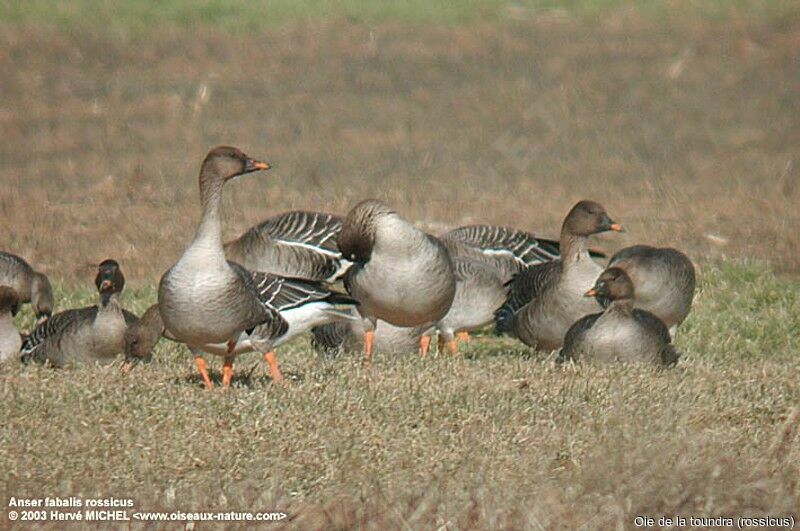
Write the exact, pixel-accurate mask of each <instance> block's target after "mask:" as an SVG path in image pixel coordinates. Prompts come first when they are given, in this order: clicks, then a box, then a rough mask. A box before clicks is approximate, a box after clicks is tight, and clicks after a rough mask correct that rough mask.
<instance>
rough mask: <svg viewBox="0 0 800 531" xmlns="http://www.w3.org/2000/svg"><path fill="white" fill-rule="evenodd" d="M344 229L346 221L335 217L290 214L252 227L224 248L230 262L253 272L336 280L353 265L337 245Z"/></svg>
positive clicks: (321, 214)
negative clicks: (342, 228) (340, 233)
mask: <svg viewBox="0 0 800 531" xmlns="http://www.w3.org/2000/svg"><path fill="white" fill-rule="evenodd" d="M341 227H342V218H341V217H339V216H335V215H333V214H325V213H322V212H306V211H292V212H286V213H283V214H279V215H277V216H274V217H271V218H269V219H267V220H265V221H263V222H261V223H259V224H258V225H256V226H254V227H251V228H250V229H248V230H247V231H245V233H244V234H242V235H241V236H239V237H238V238H236V239H235V240H232V241H230V242H228V243H226V244H225V245H224V246H223V248H224V250H225V256H226V257H227V258H228V260H231V261H232V262H236V263H238V264H241V265H242V266H244V267H245V268H247V269H249V270H251V271H263V272H265V273H273V274H275V275H283V276H288V277H293V278H304V279H307V280H319V281H323V280H324V281H333V280H336V279H337V278H338V277H340V276H341V275H342V274H343V273H344V271H346V270H347V268H348V267H349V266H350V262H348V261H347V260H342V255H341V253H340V252H339V249H338V248H337V246H336V235H337V234H338V233H339V230H340V229H341Z"/></svg>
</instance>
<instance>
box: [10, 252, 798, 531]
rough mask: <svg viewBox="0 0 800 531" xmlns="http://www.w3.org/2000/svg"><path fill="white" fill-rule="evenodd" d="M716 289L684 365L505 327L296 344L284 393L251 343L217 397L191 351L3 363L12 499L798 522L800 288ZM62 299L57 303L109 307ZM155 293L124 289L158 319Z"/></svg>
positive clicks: (466, 522)
mask: <svg viewBox="0 0 800 531" xmlns="http://www.w3.org/2000/svg"><path fill="white" fill-rule="evenodd" d="M700 280H701V281H700V288H699V292H698V294H697V298H696V302H695V305H694V309H693V312H692V314H691V315H690V317H689V319H688V321H687V322H686V323H685V325H684V327H683V328H682V329H681V330H680V332H679V335H678V339H677V344H678V346H679V348H680V349H681V350H682V351H683V352H684V358H683V359H682V361H681V363H680V364H679V365H678V366H677V367H676V368H674V369H671V370H666V371H655V370H652V369H649V368H646V367H610V368H592V367H567V368H558V367H555V366H554V364H553V363H552V359H551V358H548V357H544V356H540V355H537V354H534V353H532V352H530V351H528V350H526V349H525V348H524V347H522V346H521V345H519V344H517V343H514V342H513V341H510V340H505V339H504V340H498V339H497V338H494V337H492V336H490V335H487V336H482V337H478V338H476V339H475V340H473V341H472V342H470V343H468V344H467V345H466V346H465V348H464V355H463V356H462V357H459V358H456V359H453V358H451V357H449V356H433V357H431V358H429V359H426V360H420V359H419V358H417V357H416V356H415V355H410V356H399V357H396V358H385V357H384V358H378V359H377V360H376V361H375V363H374V366H373V368H372V369H371V370H365V369H364V368H362V367H361V363H360V357H359V356H357V355H352V356H351V355H343V356H341V357H339V358H335V359H324V358H320V357H318V356H317V355H316V354H314V353H312V352H311V351H310V349H309V346H308V344H307V343H306V342H305V341H299V342H297V343H295V344H293V345H290V346H287V347H286V348H285V349H282V351H281V352H280V353H279V357H280V360H281V363H282V367H283V369H284V371H285V372H287V373H289V374H290V375H293V376H294V378H293V379H292V382H291V383H290V384H289V385H286V386H272V385H270V383H269V379H268V377H267V372H266V368H265V367H264V366H263V364H262V363H261V362H260V361H259V360H258V359H257V357H256V356H255V355H248V356H242V357H241V358H240V359H239V360H238V362H237V365H236V369H237V375H238V378H236V379H235V380H234V387H233V388H232V389H230V390H229V391H227V392H223V391H221V390H220V389H216V390H214V391H212V392H207V391H205V390H204V389H203V388H202V386H201V385H200V382H199V379H198V378H197V377H196V376H195V374H194V368H193V364H192V363H191V361H190V359H189V356H188V352H187V351H186V350H185V349H184V348H183V347H180V346H177V345H174V344H171V343H168V342H166V341H162V342H161V343H160V344H159V346H158V348H157V352H156V356H155V361H154V362H153V363H151V364H150V365H147V366H142V367H137V369H136V370H135V371H133V372H132V373H130V374H129V375H127V376H123V375H121V374H119V371H118V368H119V367H118V364H116V365H113V366H111V367H105V368H94V367H83V368H80V369H72V370H61V371H56V370H49V369H45V368H41V367H21V368H20V367H19V366H17V365H16V364H6V365H4V366H2V367H0V382H2V384H1V385H0V400H2V403H3V404H4V406H3V409H2V418H1V422H0V448H3V450H4V451H3V452H0V469H2V470H3V471H4V474H5V477H6V481H5V482H3V483H2V487H0V499H5V500H7V499H8V498H9V497H10V496H12V495H13V496H36V497H43V496H48V495H49V496H83V497H89V496H110V495H114V496H117V497H126V498H127V497H130V498H133V499H134V500H135V507H136V509H138V510H145V511H146V510H158V509H164V510H184V511H187V510H223V509H225V510H233V509H240V510H270V509H279V510H284V511H286V512H287V513H288V514H290V516H291V517H292V518H293V520H292V523H291V525H292V526H293V527H296V528H301V529H308V528H319V529H325V528H331V527H337V526H339V527H343V528H352V527H363V528H420V527H422V528H432V527H439V526H445V525H446V526H447V528H448V529H468V528H487V527H488V528H498V527H512V528H539V527H538V526H543V527H544V528H552V527H554V526H555V527H562V528H576V527H579V526H582V525H585V526H586V527H587V528H590V529H593V528H597V529H599V528H607V527H611V526H614V525H620V526H625V527H632V522H633V518H634V516H636V515H651V516H655V517H658V516H659V515H662V514H673V515H674V514H681V515H685V516H687V517H688V516H689V515H693V516H718V515H737V514H748V515H759V514H769V515H772V516H776V515H786V514H794V515H795V517H796V516H797V513H796V508H797V507H798V503H800V485H798V482H797V477H798V475H797V474H798V472H800V437H797V435H798V434H797V428H798V426H797V419H796V418H795V417H791V415H790V414H791V412H792V408H794V407H796V405H797V404H798V401H800V385H799V384H798V380H797V374H798V371H800V355H798V354H800V340H799V339H798V335H797V333H796V331H797V330H798V329H800V311H798V310H800V282H798V281H797V280H790V279H782V278H778V277H776V276H774V275H773V274H772V273H770V272H769V271H767V270H765V269H764V268H762V267H757V266H752V265H750V266H746V265H723V266H713V265H706V266H705V267H703V269H702V272H701V275H700ZM58 294H59V296H60V299H59V300H60V301H61V304H60V306H61V307H63V306H65V305H67V304H66V302H67V301H68V302H69V305H72V304H83V303H88V302H91V299H92V296H91V294H90V293H89V291H88V290H77V291H76V290H72V289H70V290H68V291H63V290H59V293H58ZM154 296H155V294H154V291H153V289H152V288H150V287H146V288H142V289H138V290H137V289H133V290H131V291H129V292H128V293H126V296H125V300H126V301H127V304H128V306H129V307H131V308H135V309H137V310H141V309H143V308H144V307H146V306H147V305H148V304H149V303H150V302H152V300H153V298H154ZM30 319H31V316H30V315H29V310H26V312H25V314H24V315H21V316H20V322H21V324H27V323H28V322H29V321H30ZM211 365H212V368H213V369H214V373H215V376H216V377H217V381H218V378H219V365H220V363H219V360H217V359H215V360H212V361H211ZM787 419H788V420H787ZM781 430H784V431H781ZM783 433H785V434H786V435H785V436H784V435H782V434H783ZM779 435H780V436H779ZM792 511H794V512H792Z"/></svg>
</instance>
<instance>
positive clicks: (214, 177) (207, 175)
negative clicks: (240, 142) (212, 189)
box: [200, 146, 270, 187]
mask: <svg viewBox="0 0 800 531" xmlns="http://www.w3.org/2000/svg"><path fill="white" fill-rule="evenodd" d="M269 168H270V165H269V164H267V163H266V162H261V161H258V160H255V159H253V158H251V157H248V156H247V155H245V154H244V153H243V152H242V150H240V149H238V148H235V147H231V146H218V147H215V148H214V149H212V150H211V151H209V152H208V154H207V155H206V158H205V159H204V160H203V165H202V166H201V167H200V186H201V187H202V186H203V185H204V184H207V183H209V182H211V181H214V182H222V183H224V182H226V181H228V180H230V179H233V178H234V177H239V176H240V175H244V174H246V173H252V172H254V171H259V170H268V169H269Z"/></svg>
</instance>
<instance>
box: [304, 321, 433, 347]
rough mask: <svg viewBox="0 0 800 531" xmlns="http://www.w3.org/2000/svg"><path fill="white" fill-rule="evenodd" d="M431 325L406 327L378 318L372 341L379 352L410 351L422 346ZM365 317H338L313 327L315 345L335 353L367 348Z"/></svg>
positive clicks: (313, 342) (312, 340)
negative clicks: (339, 319)
mask: <svg viewBox="0 0 800 531" xmlns="http://www.w3.org/2000/svg"><path fill="white" fill-rule="evenodd" d="M426 328H427V327H425V326H414V327H410V328H404V327H400V326H394V325H391V324H389V323H387V322H386V321H378V322H377V324H376V327H375V335H374V339H373V343H372V349H373V353H376V354H409V353H412V352H416V351H417V349H418V348H419V344H420V339H421V338H422V334H423V332H425V330H426ZM364 331H365V330H364V321H362V320H361V319H354V320H350V321H338V322H335V323H330V324H326V325H323V326H318V327H315V328H314V329H312V334H313V335H312V339H311V345H312V346H313V347H314V350H316V351H317V352H318V353H319V354H327V355H332V354H336V353H338V352H340V351H345V352H358V351H362V350H363V349H364Z"/></svg>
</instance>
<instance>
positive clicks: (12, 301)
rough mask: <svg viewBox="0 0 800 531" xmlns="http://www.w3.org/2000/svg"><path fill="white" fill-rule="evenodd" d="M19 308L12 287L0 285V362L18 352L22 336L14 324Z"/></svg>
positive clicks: (17, 299) (15, 293)
mask: <svg viewBox="0 0 800 531" xmlns="http://www.w3.org/2000/svg"><path fill="white" fill-rule="evenodd" d="M18 310H19V297H18V296H17V292H16V291H15V290H14V288H12V287H10V286H0V363H2V362H4V361H6V360H7V359H9V358H11V357H13V356H16V355H18V354H19V349H20V348H21V347H22V338H21V337H20V335H19V331H18V330H17V327H16V326H15V325H14V316H15V315H17V311H18Z"/></svg>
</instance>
